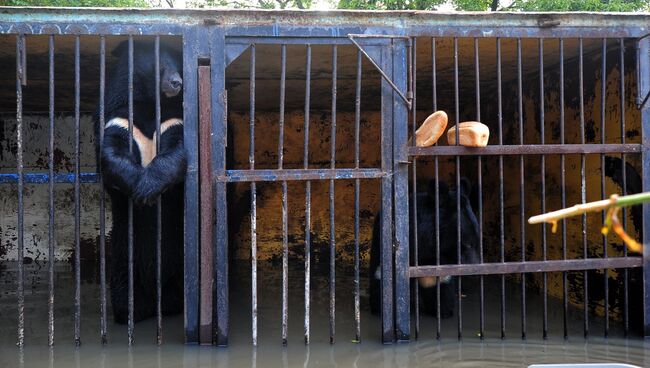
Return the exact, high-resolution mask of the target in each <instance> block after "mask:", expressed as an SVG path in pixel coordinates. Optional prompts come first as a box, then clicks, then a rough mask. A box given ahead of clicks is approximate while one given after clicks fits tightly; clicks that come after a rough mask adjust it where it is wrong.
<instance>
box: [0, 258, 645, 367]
mask: <svg viewBox="0 0 650 368" xmlns="http://www.w3.org/2000/svg"><path fill="white" fill-rule="evenodd" d="M246 267H248V265H246ZM259 270H260V272H261V275H263V276H264V280H265V286H264V288H261V289H260V292H259V298H260V304H259V315H260V320H259V323H260V335H259V337H258V340H259V346H258V347H257V348H253V347H251V343H250V341H251V340H250V331H251V321H250V304H249V303H250V278H249V277H247V276H246V272H242V273H240V274H236V275H237V276H241V277H235V278H234V279H235V280H236V281H237V283H238V284H237V285H236V287H234V286H233V287H232V288H231V291H232V294H231V295H232V304H231V310H232V311H233V314H232V315H231V336H230V342H231V344H230V346H229V347H228V348H219V347H211V346H191V345H183V339H184V336H183V333H182V331H183V318H182V316H174V317H165V318H164V320H163V325H164V331H165V336H164V344H163V346H161V347H158V346H156V344H155V342H156V333H155V332H156V323H155V320H154V319H152V320H148V321H143V322H141V323H138V324H136V326H135V334H136V345H135V346H133V347H131V348H129V347H128V346H127V338H126V337H127V333H126V327H125V326H121V325H113V324H109V326H108V334H109V335H108V336H109V340H110V341H109V344H108V345H106V346H102V345H101V344H100V341H101V340H100V337H99V333H98V331H99V318H98V315H97V311H98V310H99V308H98V295H99V294H98V287H97V285H95V284H84V285H82V304H81V305H82V320H81V325H82V331H81V336H82V346H81V347H79V348H77V347H75V346H74V339H73V333H72V332H73V318H72V314H71V309H70V301H71V300H73V296H74V295H73V293H72V289H71V288H70V285H72V283H71V279H70V278H69V275H70V273H69V272H68V271H67V270H66V269H62V270H61V271H62V272H60V273H57V277H58V279H57V282H56V285H57V298H56V301H57V304H56V305H55V308H56V316H57V319H56V321H55V324H56V328H55V331H56V337H55V346H54V347H52V348H50V347H48V346H47V324H46V322H47V300H46V296H47V284H46V283H35V284H33V285H32V286H30V289H29V290H28V291H29V292H26V320H25V323H26V325H25V327H26V336H25V337H26V340H25V347H23V348H19V347H17V346H16V345H15V341H16V334H15V331H16V328H15V327H16V317H15V316H16V314H15V310H16V304H15V298H14V295H13V294H11V292H12V291H13V290H15V288H14V286H15V285H13V284H12V283H11V282H7V283H5V284H0V295H2V298H0V326H2V332H3V333H2V334H0V368H4V367H21V368H22V367H29V368H32V367H34V368H40V367H50V368H55V367H65V368H68V367H91V368H92V367H99V368H111V367H120V368H123V367H137V368H144V367H155V368H166V367H184V368H199V367H248V366H250V367H255V368H256V367H260V368H266V367H283V368H287V367H303V368H307V367H320V366H326V367H338V366H340V367H351V366H352V367H371V368H381V367H406V366H408V367H441V368H446V367H527V366H528V365H530V364H535V363H585V362H592V363H593V362H619V363H629V364H635V365H638V366H646V367H647V366H650V358H648V354H650V353H646V350H648V351H650V349H646V348H650V345H648V344H649V343H646V342H644V341H643V340H641V339H640V338H630V339H629V340H628V339H624V338H622V337H620V335H615V334H614V333H615V332H616V329H615V326H612V330H611V331H612V335H611V336H612V337H610V338H609V339H604V338H602V337H597V336H595V334H596V333H598V332H594V335H591V336H590V337H589V339H588V340H585V339H584V338H583V336H582V318H581V317H580V316H578V317H577V318H575V320H576V324H575V328H573V329H572V330H571V333H570V339H569V340H566V341H565V340H564V338H563V334H562V327H563V326H562V316H561V315H558V316H556V317H557V318H550V319H549V330H550V333H549V335H550V337H549V339H548V340H546V341H545V340H543V339H541V332H540V329H538V328H537V327H539V326H541V317H540V316H541V315H542V313H541V310H537V309H536V308H537V307H536V304H535V303H533V302H531V303H528V304H527V306H528V307H527V308H528V312H529V314H528V322H529V326H530V328H529V331H528V340H527V341H522V340H521V339H520V338H519V336H521V335H520V330H519V328H520V326H519V322H518V321H519V318H518V317H519V316H518V315H517V313H519V311H520V308H519V305H517V304H516V303H510V304H509V307H508V308H510V309H507V311H506V312H507V313H508V315H509V316H511V318H509V319H508V322H507V333H508V335H507V338H506V340H501V339H500V338H498V336H500V320H499V314H498V312H499V308H498V306H499V302H500V299H499V298H498V292H497V293H487V294H486V303H487V305H488V306H492V308H487V309H486V316H487V317H490V313H495V315H494V316H493V317H494V318H488V319H486V321H485V322H486V336H487V337H486V339H485V340H483V341H481V340H480V339H479V337H478V336H477V335H476V334H473V333H472V332H474V331H478V326H479V320H478V309H477V305H479V303H478V302H477V301H476V300H473V299H472V297H473V295H474V293H472V290H471V289H469V291H468V292H467V294H468V297H467V299H466V300H465V301H463V315H464V318H463V323H464V325H465V326H466V327H465V331H466V333H465V334H464V336H465V338H464V340H463V341H461V342H459V341H458V340H457V339H456V336H457V331H456V328H457V324H456V322H457V321H456V319H455V318H451V319H448V320H444V321H443V323H442V327H443V334H442V339H440V340H436V339H435V333H436V331H435V330H436V323H435V320H434V319H433V318H431V317H428V316H422V318H421V326H420V330H421V334H420V336H421V338H420V340H418V341H413V342H411V343H410V344H393V345H383V344H381V343H380V342H379V337H380V333H381V331H380V318H379V317H378V316H372V315H370V314H369V313H368V311H367V310H366V309H365V305H367V299H365V298H367V296H365V295H362V316H361V323H362V326H361V333H362V341H363V342H361V343H355V342H353V340H354V337H355V333H356V330H355V326H354V309H353V306H354V302H353V298H352V293H351V290H352V285H353V284H352V283H351V282H347V281H349V279H346V277H348V276H346V275H347V274H346V272H345V270H341V271H339V270H337V298H336V310H337V315H336V318H337V319H336V323H337V324H336V326H337V335H336V341H337V342H336V344H335V345H330V344H329V333H328V332H329V328H328V317H329V314H328V313H329V312H328V308H329V303H328V288H327V278H326V277H319V276H317V275H316V276H314V277H313V280H312V283H313V285H314V287H313V289H312V293H313V294H312V296H313V299H312V302H313V303H312V310H311V321H312V326H311V327H312V329H311V330H312V336H311V337H312V344H311V345H309V346H305V345H304V342H303V336H304V335H303V334H304V331H303V323H302V322H303V321H302V318H303V316H304V310H303V308H304V304H303V299H302V297H303V295H304V294H303V281H304V280H302V279H301V278H300V277H295V278H293V279H291V282H290V285H289V295H290V305H291V306H295V307H292V308H290V316H289V341H288V346H286V347H283V346H282V341H281V338H280V336H281V330H280V327H281V325H282V324H281V322H282V321H281V310H280V305H281V302H280V299H279V295H280V294H279V292H278V291H279V290H281V288H280V285H281V283H280V281H279V280H280V278H279V277H277V278H276V276H277V275H276V274H275V273H274V270H275V269H274V268H273V267H272V266H269V267H268V268H264V265H262V264H260V268H259ZM240 271H241V270H237V269H234V270H233V272H235V273H237V272H240ZM244 271H248V268H244ZM301 271H302V270H301V269H298V270H296V271H295V272H294V273H293V274H294V275H298V276H299V275H300V272H301ZM242 275H243V276H242ZM324 275H326V274H324ZM346 280H347V281H346ZM362 281H363V280H362ZM465 284H466V283H463V285H465ZM467 284H468V285H469V284H470V283H469V282H468V283H467ZM364 288H365V286H362V290H364ZM486 288H488V289H489V284H487V286H486ZM514 290H515V291H516V290H518V288H517V289H514ZM529 294H530V295H529V296H528V297H529V298H531V300H532V298H534V297H535V296H534V295H533V293H529ZM492 295H494V300H491V299H490V298H491V297H492ZM513 295H515V296H516V294H514V291H513ZM513 300H516V297H513ZM492 302H494V303H492ZM490 303H492V304H490ZM495 306H496V307H495ZM596 322H597V320H596V319H594V320H592V321H591V322H590V323H591V326H592V329H591V331H598V330H599V329H600V326H597V325H596Z"/></svg>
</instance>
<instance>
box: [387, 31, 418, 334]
mask: <svg viewBox="0 0 650 368" xmlns="http://www.w3.org/2000/svg"><path fill="white" fill-rule="evenodd" d="M394 42H395V45H393V48H392V50H393V55H392V60H393V75H392V79H393V80H394V81H395V83H396V85H397V87H398V88H399V90H406V89H407V88H409V87H411V86H409V85H408V83H407V81H408V76H409V73H408V69H407V64H408V63H407V57H408V54H410V52H411V44H410V40H407V41H405V40H402V39H397V40H394ZM397 94H398V93H397V90H396V91H395V93H393V114H392V125H393V183H394V184H393V189H394V192H393V195H394V202H393V206H394V209H395V218H394V226H395V242H394V244H395V337H396V339H397V341H400V342H407V341H409V340H410V338H411V318H410V317H411V311H410V306H411V303H410V300H411V295H410V287H409V285H410V280H409V277H408V267H409V202H408V195H409V193H408V191H409V187H408V184H409V179H408V176H409V167H408V154H407V151H406V148H407V145H408V143H407V141H408V122H409V116H408V115H409V114H408V110H407V108H406V106H405V105H404V103H402V101H401V100H400V99H399V98H397V97H398V96H397ZM409 107H410V106H409ZM414 195H415V193H414Z"/></svg>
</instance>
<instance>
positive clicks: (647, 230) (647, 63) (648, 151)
mask: <svg viewBox="0 0 650 368" xmlns="http://www.w3.org/2000/svg"><path fill="white" fill-rule="evenodd" d="M639 56H640V57H639V60H638V62H639V72H638V76H639V78H640V79H639V91H640V92H641V93H647V92H648V91H650V39H649V38H647V37H646V38H643V39H642V40H640V41H639ZM641 127H642V128H641V129H642V138H641V143H642V146H643V149H642V155H641V161H642V163H641V167H642V173H641V175H642V179H643V180H642V181H643V191H644V192H647V191H650V106H645V107H644V108H643V109H642V110H641ZM643 244H650V203H644V204H643ZM643 318H644V319H643V327H644V328H643V331H644V335H645V336H646V337H648V336H650V247H648V246H645V247H643Z"/></svg>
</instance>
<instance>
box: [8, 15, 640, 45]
mask: <svg viewBox="0 0 650 368" xmlns="http://www.w3.org/2000/svg"><path fill="white" fill-rule="evenodd" d="M649 18H650V17H649V16H648V14H644V13H635V14H631V13H615V14H611V13H610V14H603V13H508V12H493V13H486V12H474V13H472V12H467V13H444V12H429V11H389V12H376V11H352V10H338V11H328V12H322V11H304V10H250V9H247V10H218V11H215V10H212V9H205V10H201V9H119V8H113V9H97V8H75V9H71V8H27V7H25V8H22V7H13V8H12V7H5V8H3V9H2V12H1V13H0V33H9V34H106V35H108V34H180V33H182V29H183V28H185V27H196V26H210V27H214V26H217V27H223V28H224V29H225V31H226V34H227V35H239V36H257V35H259V36H273V37H290V36H302V37H304V36H308V37H312V36H313V37H327V36H334V37H341V36H342V37H345V36H346V35H347V34H350V33H366V32H367V31H368V30H370V31H371V32H372V33H382V34H387V35H390V34H401V35H408V36H430V37H584V38H589V37H594V38H602V37H642V36H643V35H645V34H647V33H648V27H647V24H648V19H649Z"/></svg>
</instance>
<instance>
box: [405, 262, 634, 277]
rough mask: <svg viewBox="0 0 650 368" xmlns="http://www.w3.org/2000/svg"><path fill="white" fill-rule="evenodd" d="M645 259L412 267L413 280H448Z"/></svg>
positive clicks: (607, 265)
mask: <svg viewBox="0 0 650 368" xmlns="http://www.w3.org/2000/svg"><path fill="white" fill-rule="evenodd" d="M642 265H643V258H641V257H614V258H587V259H567V260H552V261H530V262H505V263H481V264H460V265H459V264H449V265H440V266H418V267H409V277H411V278H417V277H444V276H469V275H503V274H510V273H533V272H561V271H583V270H598V269H612V268H633V267H641V266H642Z"/></svg>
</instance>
